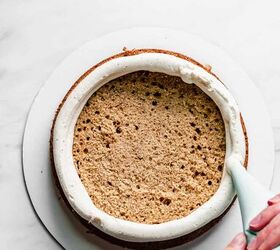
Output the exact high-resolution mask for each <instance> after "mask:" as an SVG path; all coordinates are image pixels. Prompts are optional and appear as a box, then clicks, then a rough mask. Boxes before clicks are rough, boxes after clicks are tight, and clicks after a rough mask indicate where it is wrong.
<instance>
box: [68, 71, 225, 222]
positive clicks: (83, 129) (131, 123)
mask: <svg viewBox="0 0 280 250" xmlns="http://www.w3.org/2000/svg"><path fill="white" fill-rule="evenodd" d="M225 150H226V146H225V129H224V123H223V120H222V117H221V114H220V111H219V109H218V108H217V106H216V104H215V103H214V102H213V101H212V100H211V99H210V98H209V97H208V96H207V95H206V94H205V93H204V92H202V91H201V90H200V89H199V88H198V87H197V86H195V85H193V84H190V85H189V84H186V83H184V82H183V81H182V80H181V79H180V78H179V77H174V76H168V75H166V74H162V73H151V72H148V71H138V72H134V73H131V74H128V75H125V76H122V77H120V78H117V79H115V80H113V81H111V82H109V83H107V84H106V85H104V86H103V87H101V88H100V89H99V90H98V91H97V92H96V93H94V94H93V95H92V97H91V98H90V99H89V100H88V102H87V104H86V105H85V107H84V108H83V110H82V112H81V114H80V116H79V118H78V121H77V124H76V127H75V134H74V144H73V158H74V163H75V166H76V168H77V171H78V174H79V176H80V178H81V180H82V183H83V184H84V186H85V188H86V190H87V192H88V193H89V195H90V197H91V199H92V201H93V203H94V204H95V205H96V206H97V207H98V208H100V209H102V210H104V211H105V212H107V213H108V214H111V215H113V216H115V217H118V218H122V219H125V220H130V221H135V222H140V223H148V224H157V223H162V222H166V221H170V220H174V219H179V218H182V217H184V216H186V215H188V214H190V213H191V212H192V211H194V210H195V209H196V208H198V207H199V206H201V205H202V204H203V203H205V202H206V201H207V200H208V199H209V198H210V197H211V196H212V195H213V194H214V193H215V192H216V191H217V189H218V187H219V184H220V181H221V177H222V171H223V164H224V157H225Z"/></svg>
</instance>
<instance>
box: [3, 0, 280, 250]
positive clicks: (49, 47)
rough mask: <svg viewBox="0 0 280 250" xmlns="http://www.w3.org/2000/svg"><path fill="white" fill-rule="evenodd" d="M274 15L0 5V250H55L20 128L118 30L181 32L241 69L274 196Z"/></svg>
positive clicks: (209, 9)
mask: <svg viewBox="0 0 280 250" xmlns="http://www.w3.org/2000/svg"><path fill="white" fill-rule="evenodd" d="M148 3H149V8H147V4H148ZM279 7H280V2H279V1H277V0H274V1H269V2H267V1H255V0H248V1H241V0H237V1H223V0H217V1H194V0H190V1H167V0H164V1H162V0H161V1H160V0H156V1H147V0H144V1H136V0H123V1H120V0H116V1H109V0H103V1H98V0H97V1H90V0H84V1H74V0H70V1H66V0H63V1H55V0H50V1H42V0H39V1H37V0H36V1H35V0H30V1H17V0H13V1H10V0H2V1H1V3H0V13H1V15H0V159H1V161H0V196H1V203H0V204H1V205H0V232H1V234H0V249H15V250H17V249H21V250H24V249H42V250H44V249H46V250H47V249H54V250H55V249H61V247H60V246H59V245H58V244H57V243H56V242H55V241H54V240H53V239H52V238H51V236H49V234H48V233H47V231H46V230H45V229H44V228H43V227H42V225H41V224H40V222H39V219H38V218H37V217H36V215H35V213H34V211H33V210H32V206H31V204H30V202H29V199H28V195H27V193H26V190H25V186H24V180H23V173H22V166H21V143H22V134H23V131H24V125H25V120H26V117H27V114H28V110H29V108H30V105H31V103H32V100H33V98H34V96H35V95H36V93H37V92H38V90H39V89H40V87H41V86H42V84H43V83H44V82H45V81H46V79H47V78H48V76H49V74H50V73H51V72H52V70H53V69H54V68H55V67H56V66H57V64H58V63H59V62H60V61H61V60H62V59H63V58H65V56H67V54H69V53H70V52H71V51H72V50H74V49H75V48H77V47H78V46H80V45H81V44H83V43H84V42H86V41H88V40H91V39H94V38H96V37H98V36H100V35H102V34H105V33H108V32H111V31H114V30H117V29H120V28H126V27H132V26H148V25H150V26H163V27H170V28H175V29H182V30H185V31H188V32H191V33H194V34H196V35H199V36H201V37H202V38H205V39H207V40H209V41H211V42H213V43H215V44H216V45H218V46H220V47H222V48H223V49H224V50H226V51H227V52H228V53H229V54H230V55H231V56H232V57H233V58H234V59H235V60H236V61H237V62H238V63H239V64H240V65H241V66H242V67H243V68H244V69H245V71H246V72H247V73H248V75H249V76H250V77H251V78H252V80H253V81H254V82H255V84H256V85H257V86H258V88H259V89H260V90H261V92H262V94H263V96H264V99H265V102H266V105H267V108H268V111H269V114H270V116H271V120H272V126H273V131H274V138H275V151H276V159H275V166H276V168H275V172H274V178H273V181H272V189H273V190H274V191H278V192H279V191H280V182H279V181H278V180H279V177H280V167H279V164H280V112H279V107H280V84H279V82H280V67H279V58H280V46H279V44H280V33H279V29H280V15H279V13H278V11H279ZM248 96H250V93H248ZM248 98H249V97H248Z"/></svg>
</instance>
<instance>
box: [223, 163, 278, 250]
mask: <svg viewBox="0 0 280 250" xmlns="http://www.w3.org/2000/svg"><path fill="white" fill-rule="evenodd" d="M227 169H228V171H229V172H230V175H231V176H232V180H233V184H234V187H235V190H236V193H237V197H238V200H239V205H240V210H241V215H242V223H243V231H244V233H245V234H246V237H247V242H248V243H249V242H250V241H251V240H253V239H254V238H255V237H256V235H257V232H253V231H251V230H250V229H249V224H250V221H251V220H252V219H253V218H254V217H255V216H256V215H257V214H259V213H260V212H261V211H262V210H263V209H264V208H266V207H267V201H268V200H269V199H270V198H272V197H273V196H274V195H273V193H272V192H270V191H269V190H268V189H266V188H264V187H263V186H262V185H261V184H260V183H259V182H258V181H257V180H256V179H255V178H254V177H252V176H251V175H250V174H249V173H248V172H247V171H246V170H245V168H244V167H243V166H242V165H241V163H240V162H239V161H238V160H235V159H229V160H228V161H227ZM275 249H278V250H280V247H277V248H275Z"/></svg>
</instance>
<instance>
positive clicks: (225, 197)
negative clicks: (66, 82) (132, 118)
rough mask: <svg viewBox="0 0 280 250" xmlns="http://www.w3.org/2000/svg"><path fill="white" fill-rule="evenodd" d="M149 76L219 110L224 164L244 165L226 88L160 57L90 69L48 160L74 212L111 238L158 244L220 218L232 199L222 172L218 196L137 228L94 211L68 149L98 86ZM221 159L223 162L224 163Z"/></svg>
mask: <svg viewBox="0 0 280 250" xmlns="http://www.w3.org/2000/svg"><path fill="white" fill-rule="evenodd" d="M138 70H148V71H154V72H162V73H166V74H169V75H174V76H179V77H181V78H182V80H183V81H185V82H186V83H194V84H196V85H197V86H198V87H200V88H201V89H202V90H203V91H204V92H205V93H206V94H207V95H209V96H210V97H211V98H212V99H213V100H214V101H215V103H216V104H217V106H218V107H219V109H220V111H221V114H222V117H223V119H224V123H225V129H226V159H227V158H228V157H229V156H232V155H234V156H235V157H237V159H239V160H240V161H241V162H242V163H243V162H244V159H245V140H244V135H243V130H242V126H241V122H240V116H239V110H238V106H237V104H236V102H235V100H234V98H233V97H232V95H231V94H230V93H229V91H228V90H227V89H226V87H225V86H224V85H223V84H222V83H221V82H220V81H219V80H218V79H217V78H216V77H214V76H213V75H212V74H210V73H209V72H207V71H206V70H205V69H203V68H202V67H200V66H198V65H196V64H194V63H192V62H191V61H188V60H185V59H182V58H179V57H177V56H174V55H169V54H163V53H155V52H152V53H142V54H136V55H130V56H126V57H118V58H113V59H112V60H108V61H106V62H104V63H103V64H102V65H100V66H99V67H97V68H95V69H94V70H93V71H91V72H90V73H89V74H87V75H86V76H85V78H83V79H82V80H81V81H80V82H79V84H78V85H77V86H76V87H75V88H74V89H73V90H72V91H71V92H70V93H69V95H68V96H67V98H66V99H65V101H64V103H63V105H62V106H61V109H60V111H59V113H58V115H57V118H56V122H55V124H54V128H53V141H52V144H53V160H54V164H55V170H56V173H57V177H58V179H59V182H60V185H61V187H62V190H63V192H64V194H65V196H66V198H67V200H68V202H69V203H70V205H71V207H72V208H73V209H74V210H75V212H76V213H77V214H78V215H79V216H81V217H82V218H83V219H85V220H86V221H88V222H89V223H91V224H92V225H94V226H95V227H97V228H98V229H100V230H101V231H103V232H105V233H107V234H109V235H111V236H114V237H116V238H119V239H122V240H126V241H135V242H146V241H162V240H168V239H173V238H177V237H180V236H182V235H186V234H189V233H191V232H193V231H195V230H197V229H199V228H201V227H203V226H204V225H206V224H207V223H208V222H210V221H212V220H213V219H215V218H217V217H219V216H220V215H221V214H222V213H223V212H224V211H225V210H226V208H227V207H228V206H229V205H230V203H231V202H232V200H233V198H234V194H235V193H234V189H233V185H232V181H231V177H230V176H229V175H228V173H227V172H226V171H224V174H223V178H222V181H221V184H220V187H219V189H218V190H217V192H216V193H215V194H214V195H213V196H212V197H211V198H210V199H209V201H207V202H206V203H204V204H203V205H202V206H201V207H199V208H198V209H197V210H195V211H194V212H192V213H191V214H190V215H188V216H187V217H184V218H181V219H178V220H173V221H169V222H165V223H161V224H155V225H150V224H141V223H136V222H131V221H126V220H122V219H118V218H115V217H113V216H110V215H108V214H107V213H105V212H103V211H102V210H100V209H98V208H97V207H95V206H94V204H93V203H92V201H91V199H90V197H89V196H88V194H87V192H86V190H85V188H84V186H83V184H82V182H81V180H80V178H79V176H78V174H77V172H76V169H75V166H74V163H73V156H72V143H73V133H74V126H75V124H76V120H77V118H78V116H79V114H80V112H81V110H82V108H83V106H84V105H85V103H86V101H87V100H88V98H89V97H90V96H91V95H92V93H94V92H95V91H96V90H97V89H98V88H100V87H101V86H102V85H103V84H105V83H107V82H109V81H110V80H112V79H115V78H117V77H119V76H121V75H124V74H128V73H130V72H133V71H138ZM226 159H225V162H226Z"/></svg>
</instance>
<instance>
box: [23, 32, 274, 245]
mask: <svg viewBox="0 0 280 250" xmlns="http://www.w3.org/2000/svg"><path fill="white" fill-rule="evenodd" d="M123 47H126V48H127V49H133V48H157V49H165V50H172V51H175V52H179V53H182V54H185V55H187V56H190V57H192V58H193V59H195V60H197V61H198V62H200V63H202V64H204V65H206V64H207V65H210V66H211V67H212V71H213V72H214V73H215V74H217V75H218V76H219V78H220V79H221V80H222V81H223V82H224V83H225V84H226V86H227V87H228V88H229V90H230V92H231V93H232V94H233V96H234V97H235V99H236V101H237V103H238V105H239V107H240V110H241V112H242V115H243V117H244V120H245V124H246V128H247V132H248V137H249V165H248V170H249V172H250V173H251V174H252V175H253V176H255V177H256V178H257V179H258V180H259V181H260V182H261V183H262V184H263V185H265V186H266V187H269V186H270V182H271V179H272V175H273V163H274V145H273V137H272V129H271V126H270V123H269V116H268V113H267V111H266V109H265V105H264V101H263V99H262V97H261V95H260V93H259V91H258V89H257V88H256V86H255V85H254V83H253V82H252V81H251V80H250V79H249V77H248V76H247V75H246V73H245V72H244V71H243V70H242V69H241V68H240V67H239V66H238V64H237V63H236V62H234V61H233V60H232V59H231V58H230V57H229V56H228V55H227V54H226V53H225V52H223V51H222V50H221V49H220V48H218V47H216V46H215V45H213V44H210V43H208V42H206V41H204V40H202V39H200V38H198V37H196V36H193V35H191V34H188V33H185V32H182V31H176V30H169V29H164V28H132V29H126V30H121V31H117V32H114V33H110V34H108V35H105V36H103V37H100V38H98V39H95V40H93V41H91V42H88V43H86V44H85V45H84V46H82V47H81V48H79V49H77V50H76V51H74V52H73V53H72V54H70V55H69V56H68V57H67V58H66V59H65V60H64V61H63V62H62V63H61V64H60V65H59V66H58V67H57V68H56V69H55V70H54V72H53V73H52V75H51V76H50V77H49V79H48V80H47V82H46V83H45V85H44V86H43V87H42V88H41V90H40V91H39V93H38V94H37V96H36V97H35V99H34V101H33V104H32V107H31V109H30V112H29V115H28V118H27V122H26V127H25V132H24V138H23V148H22V158H23V170H24V178H25V183H26V187H27V190H28V193H29V197H30V200H31V202H32V204H33V207H34V210H35V212H36V213H37V215H38V217H39V218H40V220H41V222H42V223H43V225H44V226H45V227H46V229H47V230H48V231H49V233H50V234H51V235H52V236H53V237H54V238H55V239H56V240H57V242H58V243H59V244H60V245H61V246H62V247H63V248H65V249H67V250H76V249H80V250H88V249H91V250H92V249H94V250H95V249H121V247H118V246H114V245H112V244H110V243H109V242H106V241H105V240H103V239H101V238H99V237H97V236H95V235H92V234H88V233H87V230H86V229H85V228H84V227H83V226H82V225H81V224H80V223H79V221H78V220H77V219H76V218H74V217H73V216H72V214H71V212H70V211H69V210H68V209H67V208H65V206H63V204H62V201H60V200H59V199H58V196H57V194H56V189H55V185H54V182H53V178H52V172H51V166H50V160H49V136H50V128H51V124H52V120H53V118H54V114H55V111H56V108H57V107H58V105H59V103H60V102H61V100H62V98H63V97H64V96H65V94H66V93H67V91H68V90H69V89H70V87H71V85H72V84H73V83H74V82H75V81H76V80H77V79H78V78H79V77H80V76H81V75H82V74H83V73H84V72H85V71H86V70H87V69H89V68H90V67H91V66H93V65H95V64H96V63H98V62H99V61H101V60H103V59H105V58H107V57H109V56H111V55H114V54H117V53H120V52H121V51H122V49H123ZM241 230H242V224H241V215H240V212H239V207H238V202H235V204H234V206H233V207H232V208H231V209H230V211H229V212H228V213H227V214H226V215H225V217H224V218H223V219H222V221H221V222H220V223H219V224H218V225H216V226H214V227H213V228H212V229H211V230H210V231H208V232H207V233H206V234H204V235H203V236H201V237H199V238H197V239H196V240H195V241H193V242H190V243H186V244H184V245H181V246H178V247H176V248H174V249H186V248H187V249H193V250H194V249H197V250H198V249H199V250H204V249H205V250H206V249H223V247H224V246H225V245H226V244H227V243H228V241H230V239H231V238H232V237H233V236H234V235H235V234H236V233H238V232H240V231H241Z"/></svg>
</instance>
